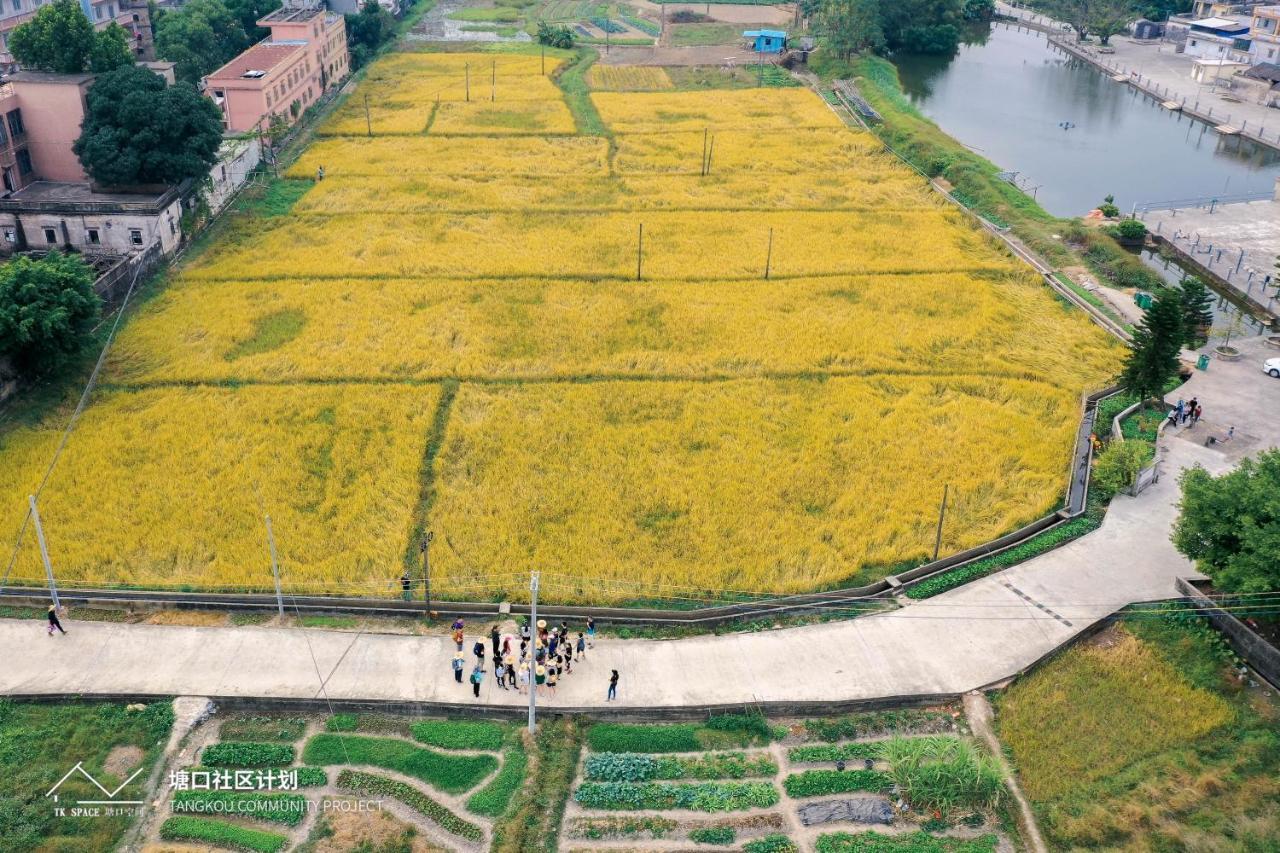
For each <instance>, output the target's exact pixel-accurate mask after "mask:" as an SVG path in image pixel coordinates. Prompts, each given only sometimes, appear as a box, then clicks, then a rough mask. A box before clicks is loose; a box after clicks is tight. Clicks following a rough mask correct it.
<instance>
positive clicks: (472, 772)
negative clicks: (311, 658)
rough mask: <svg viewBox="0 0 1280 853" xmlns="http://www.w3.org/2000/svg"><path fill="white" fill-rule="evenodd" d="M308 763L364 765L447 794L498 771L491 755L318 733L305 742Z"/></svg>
mask: <svg viewBox="0 0 1280 853" xmlns="http://www.w3.org/2000/svg"><path fill="white" fill-rule="evenodd" d="M302 758H303V760H304V761H306V762H307V763H308V764H319V765H333V764H367V765H371V766H373V767H382V768H385V769H387V770H395V771H396V772H398V773H403V774H405V775H406V776H412V777H413V778H415V779H421V780H422V781H423V782H426V783H427V784H428V785H431V786H432V787H435V788H439V789H440V790H441V791H445V792H447V793H450V794H461V793H462V792H464V791H469V790H471V789H472V788H474V787H475V786H476V785H478V784H479V783H480V780H481V779H483V778H485V777H486V776H488V775H489V774H490V773H492V772H493V771H494V770H496V769H498V759H496V758H494V757H493V756H492V755H444V754H441V753H438V752H433V751H432V750H429V749H423V748H422V747H417V746H414V745H413V744H411V743H406V742H405V741H402V740H395V739H393V738H377V737H363V736H360V735H335V734H318V735H316V736H315V737H313V738H311V740H309V741H307V746H306V749H304V750H303V753H302Z"/></svg>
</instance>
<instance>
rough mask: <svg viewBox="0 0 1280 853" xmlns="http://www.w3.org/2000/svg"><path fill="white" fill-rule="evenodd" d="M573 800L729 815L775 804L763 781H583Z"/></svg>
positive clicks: (597, 806)
mask: <svg viewBox="0 0 1280 853" xmlns="http://www.w3.org/2000/svg"><path fill="white" fill-rule="evenodd" d="M573 798H574V799H575V800H577V801H578V803H579V804H580V805H582V806H583V807H584V808H589V809H693V810H694V811H700V812H729V811H742V810H745V809H756V808H767V807H769V806H773V805H777V803H778V792H777V790H776V789H775V788H774V787H773V786H772V785H770V784H769V783H767V782H700V783H697V784H691V785H681V784H664V783H661V782H584V783H583V784H582V786H581V787H580V788H578V790H577V792H576V793H574V795H573Z"/></svg>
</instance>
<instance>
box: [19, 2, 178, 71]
mask: <svg viewBox="0 0 1280 853" xmlns="http://www.w3.org/2000/svg"><path fill="white" fill-rule="evenodd" d="M49 2H52V0H0V71H16V70H17V65H16V64H15V63H14V61H13V55H12V54H10V53H9V33H11V32H13V30H14V29H16V28H17V27H18V26H19V25H21V24H23V23H26V22H27V21H29V20H31V19H32V18H34V17H35V14H36V10H38V9H39V8H40V7H41V6H43V5H45V4H46V3H49ZM80 7H81V9H83V10H84V13H85V15H86V16H87V17H88V18H89V20H90V21H92V22H93V26H94V28H95V29H99V30H101V29H105V28H106V26H107V25H108V24H110V23H111V22H112V21H114V22H116V23H117V24H119V25H120V26H122V27H124V28H125V31H126V32H127V33H128V34H129V40H130V42H131V43H132V45H133V51H134V55H135V56H136V57H137V58H138V61H139V62H143V61H150V60H153V59H155V58H156V51H155V39H154V37H153V36H154V34H153V33H152V28H151V15H150V13H149V12H148V10H147V3H146V0H80Z"/></svg>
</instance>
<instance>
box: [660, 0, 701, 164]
mask: <svg viewBox="0 0 1280 853" xmlns="http://www.w3.org/2000/svg"><path fill="white" fill-rule="evenodd" d="M662 8H663V9H665V8H667V4H666V3H663V4H662ZM708 130H709V129H708V128H705V127H704V128H703V129H702V172H701V175H702V177H704V178H705V177H706V176H707V133H708Z"/></svg>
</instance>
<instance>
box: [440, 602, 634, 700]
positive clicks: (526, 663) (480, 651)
mask: <svg viewBox="0 0 1280 853" xmlns="http://www.w3.org/2000/svg"><path fill="white" fill-rule="evenodd" d="M465 628H466V623H465V622H464V621H463V620H462V619H458V620H456V621H455V622H454V623H453V627H452V629H451V630H452V639H453V642H454V645H455V646H456V647H457V651H456V653H455V654H454V656H453V661H452V663H451V665H452V668H453V678H454V681H456V682H457V683H459V684H462V683H463V680H462V679H463V672H464V671H465V670H466V669H467V657H466V653H465V652H464V651H463V646H464V645H465V642H466V640H465V633H464V632H465ZM595 638H596V623H595V619H593V618H591V617H589V616H588V617H587V624H586V628H585V630H582V631H576V632H575V631H572V630H570V628H569V623H568V622H561V623H560V624H559V625H556V626H554V627H550V628H548V627H547V621H546V620H545V619H539V620H538V623H537V625H533V626H531V625H530V623H529V620H528V619H525V620H524V621H523V622H522V623H521V625H520V629H519V634H518V635H517V634H503V633H502V631H501V630H500V629H499V627H498V626H497V625H496V624H495V625H493V626H491V627H490V629H489V643H488V646H487V647H486V645H485V641H484V639H483V638H481V639H477V640H476V641H475V644H474V645H473V646H472V647H471V654H472V656H473V657H474V658H475V660H474V662H473V664H472V666H471V674H470V676H468V678H467V680H468V681H469V682H470V684H471V692H472V695H473V696H475V697H476V698H477V699H478V698H480V685H482V684H483V683H484V679H485V673H486V672H487V671H488V670H487V669H486V668H485V657H486V655H487V656H489V657H490V658H491V659H492V661H493V667H492V668H493V677H494V680H495V681H496V682H497V685H498V687H500V688H502V689H503V690H515V691H517V692H519V693H522V694H527V693H528V692H529V690H533V691H534V692H535V693H536V695H538V696H548V695H550V696H555V694H556V688H557V687H558V686H559V684H560V682H561V681H562V680H563V679H565V678H566V677H568V676H569V675H571V674H572V673H573V665H574V664H575V663H582V662H584V661H586V659H587V652H588V650H590V649H592V648H594V647H595ZM617 683H618V671H617V670H616V669H615V670H613V672H612V675H611V678H610V682H609V694H608V696H609V698H610V699H613V698H615V697H616V693H617Z"/></svg>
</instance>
